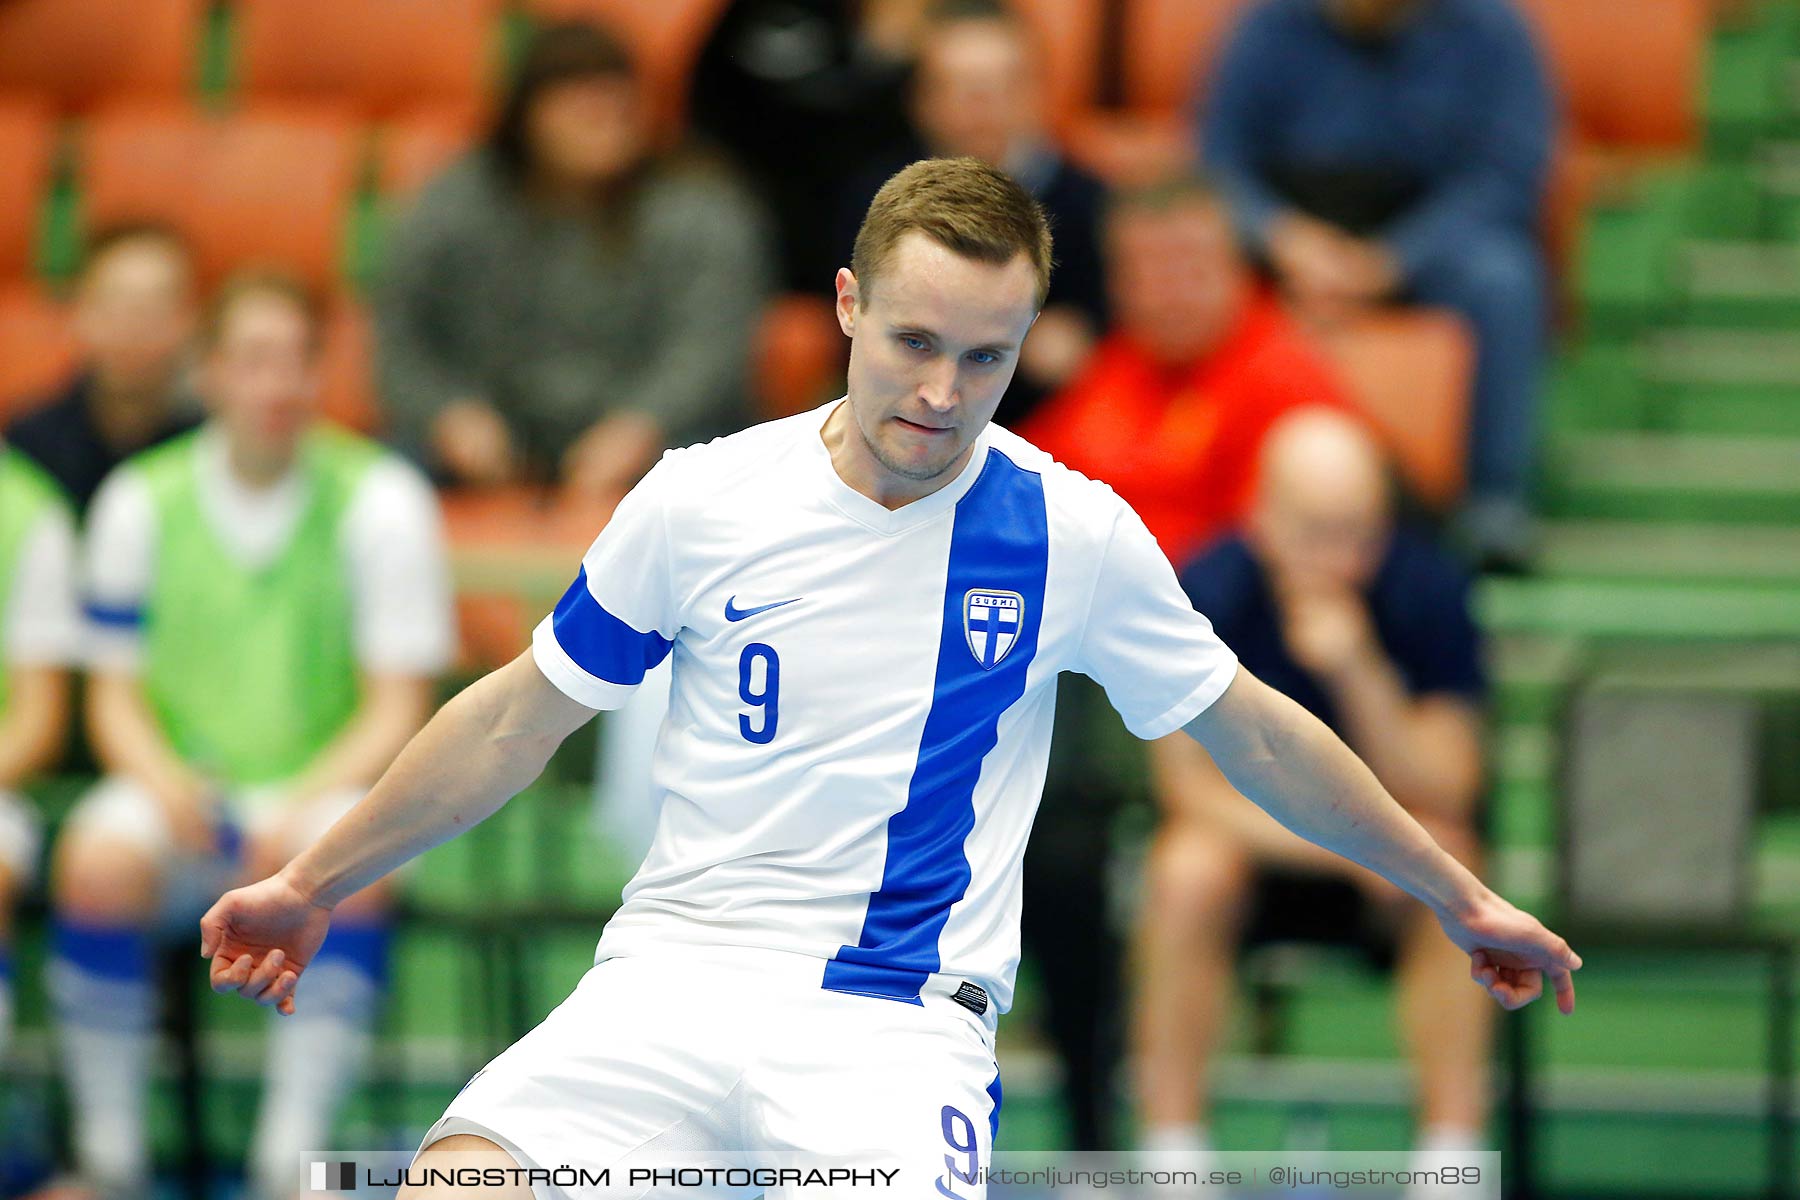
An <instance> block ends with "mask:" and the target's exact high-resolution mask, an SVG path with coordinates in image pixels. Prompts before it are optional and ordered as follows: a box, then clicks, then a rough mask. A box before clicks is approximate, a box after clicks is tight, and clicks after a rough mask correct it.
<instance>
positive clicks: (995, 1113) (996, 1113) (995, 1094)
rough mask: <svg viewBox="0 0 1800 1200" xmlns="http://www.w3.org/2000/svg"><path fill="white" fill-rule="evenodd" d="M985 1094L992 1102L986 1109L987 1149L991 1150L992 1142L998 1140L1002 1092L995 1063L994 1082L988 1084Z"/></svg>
mask: <svg viewBox="0 0 1800 1200" xmlns="http://www.w3.org/2000/svg"><path fill="white" fill-rule="evenodd" d="M987 1094H988V1099H989V1100H992V1101H993V1102H994V1106H993V1107H992V1108H990V1109H988V1137H989V1138H990V1139H991V1140H990V1141H989V1142H988V1149H990V1150H992V1149H993V1148H994V1142H997V1141H999V1140H1000V1100H1001V1097H1002V1093H1001V1091H1000V1067H999V1064H997V1063H996V1064H995V1066H994V1082H992V1083H990V1084H988V1086H987Z"/></svg>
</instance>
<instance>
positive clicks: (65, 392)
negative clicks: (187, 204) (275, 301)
mask: <svg viewBox="0 0 1800 1200" xmlns="http://www.w3.org/2000/svg"><path fill="white" fill-rule="evenodd" d="M196 319H197V308H196V302H195V298H194V268H193V261H192V258H191V257H190V255H189V253H188V248H187V245H186V244H185V243H184V242H183V241H182V239H181V235H180V234H178V233H176V232H175V231H174V230H172V229H169V228H167V227H166V226H162V225H148V224H131V225H120V226H117V227H114V228H112V229H107V230H104V231H102V232H100V233H98V234H96V235H95V237H94V239H93V242H92V244H91V245H90V246H89V248H88V253H87V259H86V262H85V263H84V264H83V266H82V269H81V278H80V281H79V283H78V284H77V286H76V291H75V332H76V336H77V338H78V339H79V341H80V343H81V360H80V365H79V367H78V368H77V370H76V372H75V374H74V376H73V377H72V378H70V379H69V381H68V382H67V383H66V384H64V385H63V387H62V389H61V390H60V391H58V392H57V394H56V395H55V396H53V397H51V398H50V399H49V401H48V402H47V403H44V404H42V405H31V406H29V407H28V409H27V411H26V413H25V415H24V416H22V417H20V418H19V419H18V420H16V421H14V422H13V424H12V426H11V427H10V428H9V429H8V430H7V431H6V440H7V441H8V442H9V443H10V444H11V445H12V446H13V448H14V449H16V450H19V451H21V452H23V453H24V454H25V455H26V456H27V457H29V458H31V459H33V460H34V461H35V462H36V463H37V465H38V466H40V467H42V468H43V469H44V471H45V473H46V474H48V475H49V476H50V477H51V478H52V479H54V480H56V482H57V483H58V484H60V485H61V487H62V489H63V491H64V492H66V493H67V494H68V497H69V500H70V501H71V503H73V504H74V506H75V509H76V511H77V512H78V513H80V512H86V511H87V506H88V502H89V501H90V500H92V499H93V497H94V493H95V492H96V491H97V490H99V487H100V481H101V480H102V479H105V478H106V476H107V474H108V473H109V472H111V470H112V469H113V468H114V467H116V466H118V465H119V464H120V463H121V462H123V461H124V460H125V459H127V458H129V457H130V456H132V455H133V454H136V453H137V452H138V451H139V450H143V449H145V448H146V447H149V446H152V445H155V444H156V443H157V442H161V441H164V440H165V439H167V438H170V437H173V436H175V435H176V434H178V433H182V432H184V431H186V430H188V429H192V428H193V427H194V426H195V425H197V424H198V423H199V421H200V407H199V402H198V401H197V400H196V399H195V398H194V396H193V394H192V392H191V390H189V389H188V387H187V386H186V380H185V375H186V373H187V365H188V355H189V350H190V348H191V347H190V343H191V341H192V338H193V334H194V327H195V323H196Z"/></svg>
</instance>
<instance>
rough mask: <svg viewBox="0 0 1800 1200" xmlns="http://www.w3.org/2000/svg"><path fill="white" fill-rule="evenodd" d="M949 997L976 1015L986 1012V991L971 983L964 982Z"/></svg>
mask: <svg viewBox="0 0 1800 1200" xmlns="http://www.w3.org/2000/svg"><path fill="white" fill-rule="evenodd" d="M950 998H951V999H952V1000H954V1001H956V1002H957V1003H958V1004H960V1005H962V1006H963V1007H964V1008H966V1009H968V1010H969V1011H970V1012H972V1013H974V1014H975V1015H976V1016H978V1017H979V1016H983V1015H985V1014H986V1013H987V1004H988V1001H987V993H986V992H984V991H982V990H981V989H980V988H978V987H976V986H975V985H974V984H972V983H964V984H963V985H962V986H961V987H959V988H957V989H956V993H955V994H954V995H952V996H951V997H950Z"/></svg>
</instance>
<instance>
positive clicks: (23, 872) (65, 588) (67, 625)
mask: <svg viewBox="0 0 1800 1200" xmlns="http://www.w3.org/2000/svg"><path fill="white" fill-rule="evenodd" d="M77 637H78V624H77V617H76V607H75V524H74V518H73V516H72V515H71V513H70V509H69V505H68V502H67V500H66V499H65V497H64V495H63V492H62V489H61V488H59V487H57V485H56V483H55V481H53V480H52V479H51V478H50V477H49V476H48V475H46V474H44V472H43V471H42V470H41V469H39V467H38V466H37V464H35V463H34V462H32V461H31V460H30V459H29V458H27V457H26V456H25V455H23V454H21V453H19V452H18V451H17V450H15V449H13V448H12V447H10V446H7V445H4V444H0V1061H3V1060H4V1059H5V1056H6V1046H7V1041H8V1037H9V1035H10V1034H11V1032H12V1008H13V1005H12V971H13V968H12V954H11V949H12V912H13V903H14V901H15V900H16V899H17V898H18V895H19V892H20V891H21V890H22V889H23V888H24V887H25V886H26V885H27V884H28V883H29V882H30V881H31V878H32V876H33V874H34V873H35V872H36V869H37V860H38V843H39V837H40V835H39V831H38V823H37V819H36V816H35V814H34V812H33V810H32V807H31V804H30V802H29V801H27V800H26V799H25V798H24V797H23V796H21V795H19V793H18V791H17V788H18V786H19V784H20V783H22V782H23V781H24V780H26V779H28V778H29V777H30V776H32V775H34V774H36V773H37V772H39V771H42V770H45V769H47V768H48V767H50V766H52V765H53V764H54V763H55V762H56V760H57V758H58V757H59V756H60V755H61V754H62V750H63V741H64V738H65V737H66V735H67V733H68V726H69V665H70V663H71V662H72V661H73V660H74V658H75V651H76V640H77Z"/></svg>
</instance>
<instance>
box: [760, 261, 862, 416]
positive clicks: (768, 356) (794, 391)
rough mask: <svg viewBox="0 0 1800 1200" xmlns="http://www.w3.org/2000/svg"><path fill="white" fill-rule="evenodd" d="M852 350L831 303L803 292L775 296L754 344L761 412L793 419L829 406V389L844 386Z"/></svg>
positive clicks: (767, 306) (765, 414) (763, 414)
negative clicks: (826, 398) (826, 396)
mask: <svg viewBox="0 0 1800 1200" xmlns="http://www.w3.org/2000/svg"><path fill="white" fill-rule="evenodd" d="M848 353H849V343H848V342H847V341H845V340H844V334H843V331H842V330H841V329H839V328H838V323H837V316H836V314H835V313H834V312H833V311H832V306H831V301H829V300H827V299H825V298H824V297H822V296H810V295H804V294H801V293H799V292H792V293H789V294H788V295H785V296H777V297H775V298H774V299H773V300H771V301H769V303H768V304H767V305H766V306H764V308H763V312H762V319H761V320H760V321H759V322H758V324H757V329H756V337H755V339H754V341H753V343H752V348H751V370H750V375H751V391H752V392H754V394H755V398H756V407H757V411H758V412H759V413H760V414H761V415H762V416H763V417H764V418H773V417H787V416H792V415H793V414H794V413H797V412H803V411H804V410H806V409H808V408H810V407H812V406H813V405H815V404H823V403H824V402H825V393H826V392H828V391H832V390H833V389H835V388H840V387H842V386H843V383H844V362H845V356H846V355H847V354H848ZM833 394H834V395H835V394H836V393H835V392H833Z"/></svg>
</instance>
